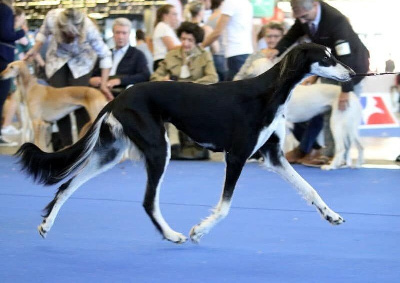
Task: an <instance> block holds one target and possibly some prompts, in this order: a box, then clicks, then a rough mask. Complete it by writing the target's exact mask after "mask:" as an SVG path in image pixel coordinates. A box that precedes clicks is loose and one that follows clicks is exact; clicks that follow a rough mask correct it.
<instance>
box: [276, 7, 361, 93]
mask: <svg viewBox="0 0 400 283" xmlns="http://www.w3.org/2000/svg"><path fill="white" fill-rule="evenodd" d="M319 3H320V5H321V20H320V22H319V25H318V29H317V31H316V33H315V35H314V36H312V35H311V33H310V29H309V27H308V24H307V23H305V24H302V23H301V22H300V21H299V20H298V19H296V21H295V23H294V25H293V26H292V27H291V28H290V30H289V31H288V32H287V34H286V35H285V36H284V37H283V38H282V40H281V41H280V42H279V43H278V46H277V49H278V50H279V54H282V53H283V52H284V51H285V50H286V49H287V48H289V47H290V46H291V45H292V44H293V43H295V42H296V41H297V40H298V39H299V38H300V37H301V36H304V35H308V36H309V37H310V39H311V40H312V42H314V43H318V44H321V45H325V46H327V47H329V48H331V50H332V53H333V55H334V56H335V57H336V58H337V59H338V60H340V61H341V62H343V63H344V64H346V65H348V66H349V67H351V68H352V69H353V70H354V71H355V72H356V73H366V72H367V71H368V69H369V52H368V50H367V48H366V47H365V46H364V44H363V43H362V42H361V40H360V38H359V37H358V35H357V34H356V33H355V32H354V30H353V28H352V27H351V25H350V23H349V21H348V20H347V18H346V17H345V16H344V15H343V14H342V13H340V12H339V11H338V10H336V9H335V8H333V7H331V6H329V5H328V4H326V3H325V2H322V1H320V2H319ZM343 43H348V44H349V46H350V51H351V52H350V54H347V55H342V56H341V55H338V54H337V52H336V50H335V47H337V46H338V45H339V44H343ZM361 79H362V77H357V78H355V79H353V81H352V82H348V83H342V90H343V91H344V92H349V91H352V90H353V83H354V84H357V83H359V82H360V81H361Z"/></svg>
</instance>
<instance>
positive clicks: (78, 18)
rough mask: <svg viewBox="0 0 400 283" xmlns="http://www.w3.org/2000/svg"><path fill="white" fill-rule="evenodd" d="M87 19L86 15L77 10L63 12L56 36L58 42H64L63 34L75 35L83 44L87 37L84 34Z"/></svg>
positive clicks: (58, 19) (58, 22)
mask: <svg viewBox="0 0 400 283" xmlns="http://www.w3.org/2000/svg"><path fill="white" fill-rule="evenodd" d="M85 18H86V16H85V14H84V13H83V12H82V11H80V10H78V9H75V8H68V9H65V10H64V11H62V12H61V13H60V14H59V15H58V17H57V29H56V34H55V37H56V40H57V42H63V39H64V38H63V35H62V33H63V32H65V33H69V34H73V35H75V36H77V37H78V38H79V42H83V41H84V39H85V36H86V34H85V32H84V27H85Z"/></svg>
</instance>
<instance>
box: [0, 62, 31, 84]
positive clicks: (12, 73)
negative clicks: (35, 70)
mask: <svg viewBox="0 0 400 283" xmlns="http://www.w3.org/2000/svg"><path fill="white" fill-rule="evenodd" d="M27 74H29V70H28V67H27V65H26V63H25V61H14V62H12V63H10V64H8V65H7V68H6V69H5V70H4V71H3V72H1V73H0V79H1V80H7V79H11V78H16V77H18V76H19V75H21V76H22V77H25V76H27ZM24 75H25V76H24Z"/></svg>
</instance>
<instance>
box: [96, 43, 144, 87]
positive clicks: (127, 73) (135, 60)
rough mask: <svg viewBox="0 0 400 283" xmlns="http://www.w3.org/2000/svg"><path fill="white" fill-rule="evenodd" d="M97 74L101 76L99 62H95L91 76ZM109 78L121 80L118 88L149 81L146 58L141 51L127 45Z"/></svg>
mask: <svg viewBox="0 0 400 283" xmlns="http://www.w3.org/2000/svg"><path fill="white" fill-rule="evenodd" d="M99 76H101V70H100V68H99V64H96V67H95V68H94V70H93V74H92V77H99ZM110 78H119V79H120V80H121V85H119V86H117V87H118V88H120V87H126V86H128V85H130V84H137V83H141V82H147V81H149V79H150V71H149V69H148V68H147V60H146V57H145V56H144V54H143V52H142V51H140V50H138V49H136V48H135V47H132V46H129V48H128V50H127V51H126V53H125V55H124V57H122V59H121V61H120V62H119V64H118V67H117V71H116V74H115V76H111V77H110Z"/></svg>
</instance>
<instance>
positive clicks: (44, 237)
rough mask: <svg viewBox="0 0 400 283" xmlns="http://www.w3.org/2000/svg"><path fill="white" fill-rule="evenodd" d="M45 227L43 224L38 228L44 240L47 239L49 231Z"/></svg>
mask: <svg viewBox="0 0 400 283" xmlns="http://www.w3.org/2000/svg"><path fill="white" fill-rule="evenodd" d="M43 226H44V225H43V223H42V224H40V225H39V226H38V227H37V229H38V232H39V234H40V236H42V238H43V239H46V236H47V232H48V231H47V230H46V229H45V228H44V227H43Z"/></svg>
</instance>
